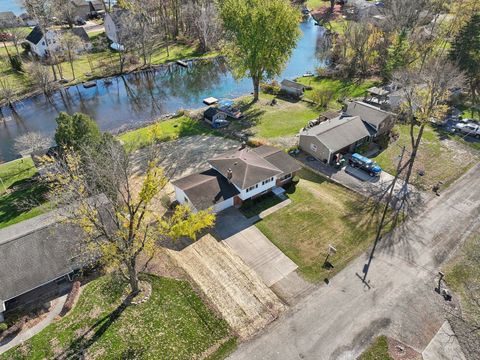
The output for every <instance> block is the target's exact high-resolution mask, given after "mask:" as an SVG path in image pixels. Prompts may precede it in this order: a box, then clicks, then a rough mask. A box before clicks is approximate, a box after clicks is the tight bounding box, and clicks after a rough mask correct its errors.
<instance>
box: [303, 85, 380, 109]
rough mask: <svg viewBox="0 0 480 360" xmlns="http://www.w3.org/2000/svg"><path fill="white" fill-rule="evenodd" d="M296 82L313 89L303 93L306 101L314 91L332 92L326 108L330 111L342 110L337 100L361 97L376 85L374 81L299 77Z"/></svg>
mask: <svg viewBox="0 0 480 360" xmlns="http://www.w3.org/2000/svg"><path fill="white" fill-rule="evenodd" d="M297 81H298V82H299V83H301V84H304V85H307V86H311V87H312V88H313V90H307V91H306V92H305V98H306V99H308V98H309V96H310V95H311V94H312V92H313V91H315V90H331V91H333V98H332V100H331V101H330V102H329V104H328V106H327V108H328V109H331V110H340V109H341V108H342V106H341V104H340V103H339V102H338V100H343V99H347V98H357V97H362V96H363V95H365V93H366V91H367V89H368V88H371V87H372V86H375V85H376V84H377V83H378V82H377V81H376V80H364V81H354V80H341V79H327V78H320V77H301V78H299V79H298V80H297Z"/></svg>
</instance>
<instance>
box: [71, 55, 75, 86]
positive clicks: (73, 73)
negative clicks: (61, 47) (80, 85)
mask: <svg viewBox="0 0 480 360" xmlns="http://www.w3.org/2000/svg"><path fill="white" fill-rule="evenodd" d="M70 67H71V68H72V75H73V80H75V68H74V66H73V59H72V57H71V56H70Z"/></svg>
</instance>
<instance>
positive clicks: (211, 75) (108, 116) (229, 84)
mask: <svg viewBox="0 0 480 360" xmlns="http://www.w3.org/2000/svg"><path fill="white" fill-rule="evenodd" d="M300 28H301V29H302V32H303V36H302V38H301V39H300V40H299V42H298V44H297V48H296V49H295V50H294V52H293V54H292V57H291V59H290V61H289V63H288V65H287V67H286V69H285V71H284V73H283V74H282V77H285V78H294V77H296V76H299V75H301V74H303V73H305V72H307V71H314V70H315V68H316V67H318V66H320V65H321V64H322V62H321V60H319V59H320V58H321V57H319V53H320V52H321V51H320V50H321V49H322V36H321V35H322V33H323V29H322V28H320V27H318V26H315V25H314V23H313V21H312V20H308V21H306V22H304V23H302V24H301V25H300ZM251 91H252V84H251V80H249V79H243V80H240V81H236V80H235V79H234V78H233V77H232V75H231V73H230V72H229V70H228V68H227V66H226V64H225V62H224V61H223V60H221V59H216V60H213V61H212V60H201V61H197V62H195V63H193V64H190V66H189V67H188V68H183V67H181V66H178V65H176V64H172V65H170V66H164V67H159V68H158V69H154V70H148V71H143V72H138V73H133V74H128V75H123V76H119V77H116V78H113V79H112V81H111V83H105V81H104V80H99V81H97V86H96V87H93V88H90V89H85V88H83V86H82V85H77V86H72V87H69V88H66V89H62V90H59V91H57V92H55V93H54V94H53V95H52V96H51V97H50V99H47V98H46V97H45V96H43V95H38V96H34V97H32V98H29V99H26V100H24V101H22V102H20V103H18V104H16V106H15V111H14V112H12V111H11V109H9V108H2V109H0V111H1V114H0V161H8V160H12V159H14V158H16V157H17V156H18V155H17V154H16V152H15V150H14V139H15V138H16V137H17V136H19V135H21V134H24V133H26V132H30V131H35V132H40V133H42V134H45V135H47V136H53V133H54V131H55V127H56V124H55V117H56V116H57V114H58V112H60V111H67V112H69V113H73V112H77V111H80V112H83V113H86V114H88V115H90V116H91V117H92V118H93V119H95V120H96V121H97V123H98V124H99V126H100V128H101V129H102V130H103V131H119V130H122V129H128V128H132V127H136V126H139V124H141V123H144V122H148V121H151V120H154V119H155V118H158V117H160V116H162V115H165V114H169V113H173V112H176V111H177V110H179V109H190V108H199V107H202V106H204V105H203V103H202V100H203V99H204V98H206V97H209V96H213V97H216V98H234V97H238V96H241V95H245V94H248V93H250V92H251Z"/></svg>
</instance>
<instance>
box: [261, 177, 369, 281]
mask: <svg viewBox="0 0 480 360" xmlns="http://www.w3.org/2000/svg"><path fill="white" fill-rule="evenodd" d="M299 178H300V182H299V183H298V185H297V186H296V187H295V188H294V187H291V188H290V189H289V190H287V194H288V197H289V198H290V199H291V200H292V203H291V204H289V205H288V206H286V207H284V208H283V209H280V210H278V211H277V212H275V213H273V214H271V215H269V216H267V217H266V218H265V219H263V220H262V221H260V222H258V223H257V224H256V225H257V227H258V228H259V229H260V230H261V231H262V232H263V233H264V234H265V235H266V236H267V237H268V238H269V239H270V240H271V241H272V242H273V243H274V244H275V245H276V246H277V247H278V248H279V249H280V250H282V251H283V252H284V253H285V254H286V255H287V256H288V257H289V258H290V259H292V260H293V261H294V262H295V263H296V264H297V265H298V266H299V270H300V272H301V274H302V275H303V276H304V277H305V278H306V279H307V280H310V281H312V282H318V281H320V280H323V279H325V278H329V277H332V276H333V275H335V274H336V273H337V272H338V271H340V270H341V269H342V268H344V267H345V266H346V265H347V264H348V263H349V262H350V261H351V260H353V259H354V258H356V257H357V256H358V255H360V254H361V253H362V252H363V251H365V250H366V249H367V248H368V246H369V245H370V244H371V243H372V241H373V239H374V235H375V231H376V223H377V215H373V216H372V214H370V212H369V211H368V210H367V209H366V207H365V206H366V204H365V198H363V197H361V196H360V195H357V194H355V193H353V192H351V191H349V190H346V189H345V188H343V187H341V186H338V185H336V184H333V183H330V182H328V181H326V180H325V179H324V178H323V177H320V176H319V175H316V174H314V173H312V172H310V171H309V170H306V169H304V170H302V171H301V172H300V174H299ZM329 244H331V245H333V246H334V247H335V248H336V249H337V254H336V255H334V256H332V257H331V258H330V259H329V262H331V263H332V264H333V266H334V268H333V269H325V268H323V263H324V261H325V257H326V256H327V252H328V246H329Z"/></svg>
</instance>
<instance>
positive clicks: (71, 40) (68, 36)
mask: <svg viewBox="0 0 480 360" xmlns="http://www.w3.org/2000/svg"><path fill="white" fill-rule="evenodd" d="M60 44H61V46H62V48H63V50H64V52H65V54H66V55H67V59H68V62H69V63H70V68H71V69H72V76H73V78H74V79H75V67H74V66H73V61H74V60H75V58H76V57H77V54H78V53H80V51H81V50H82V49H84V48H85V44H84V43H83V41H82V39H80V38H79V37H78V36H77V35H75V34H73V33H72V32H70V31H67V32H65V33H64V34H63V35H62V37H61V38H60Z"/></svg>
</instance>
